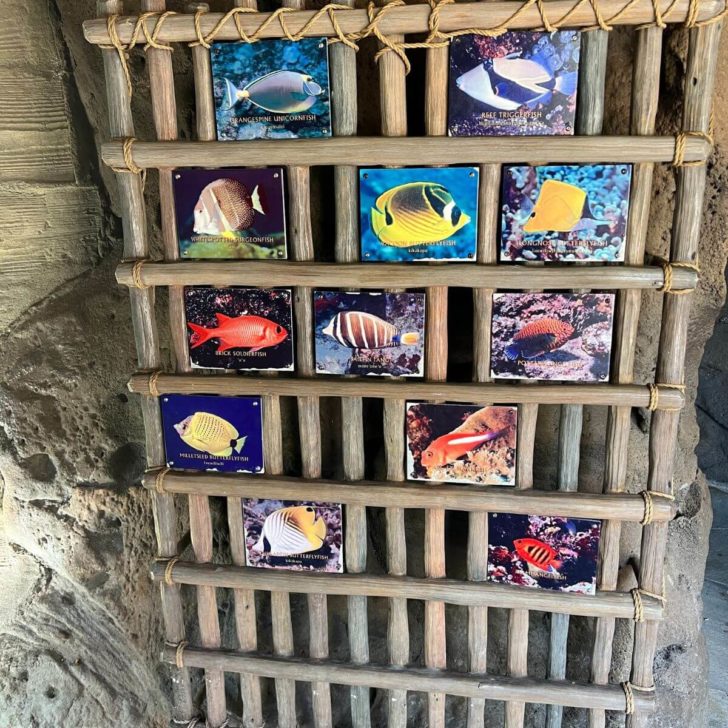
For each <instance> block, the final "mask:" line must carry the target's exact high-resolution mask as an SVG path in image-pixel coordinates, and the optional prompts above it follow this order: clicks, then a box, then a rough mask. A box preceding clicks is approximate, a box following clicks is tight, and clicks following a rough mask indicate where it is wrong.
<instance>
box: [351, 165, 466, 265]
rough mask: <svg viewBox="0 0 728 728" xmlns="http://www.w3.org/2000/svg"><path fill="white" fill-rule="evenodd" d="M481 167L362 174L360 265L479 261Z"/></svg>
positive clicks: (365, 171)
mask: <svg viewBox="0 0 728 728" xmlns="http://www.w3.org/2000/svg"><path fill="white" fill-rule="evenodd" d="M478 176H479V175H478V169H477V167H407V168H401V169H380V168H362V169H360V170H359V207H360V230H361V259H362V261H364V262H370V261H380V262H398V261H416V260H449V261H465V262H470V263H472V262H474V261H475V246H476V238H477V230H478Z"/></svg>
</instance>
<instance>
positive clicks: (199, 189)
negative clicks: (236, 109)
mask: <svg viewBox="0 0 728 728" xmlns="http://www.w3.org/2000/svg"><path fill="white" fill-rule="evenodd" d="M174 204H175V212H176V216H177V237H178V239H179V254H180V257H181V258H251V259H273V260H279V259H282V258H286V257H287V256H286V215H285V194H284V189H283V169H281V168H280V167H270V168H262V169H240V168H238V169H232V168H231V169H177V170H175V173H174Z"/></svg>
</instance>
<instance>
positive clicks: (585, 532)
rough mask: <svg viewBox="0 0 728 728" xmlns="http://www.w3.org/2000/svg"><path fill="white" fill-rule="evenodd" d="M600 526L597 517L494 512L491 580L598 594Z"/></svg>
mask: <svg viewBox="0 0 728 728" xmlns="http://www.w3.org/2000/svg"><path fill="white" fill-rule="evenodd" d="M601 527H602V524H601V521H599V520H596V519H587V518H566V517H561V516H538V515H522V514H515V513H490V514H489V515H488V581H492V582H496V583H499V584H512V585H514V586H521V587H531V588H536V589H553V590H557V591H564V592H573V593H576V594H594V593H595V592H596V581H597V565H598V560H599V539H600V538H601Z"/></svg>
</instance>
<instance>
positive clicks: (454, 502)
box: [142, 471, 676, 573]
mask: <svg viewBox="0 0 728 728" xmlns="http://www.w3.org/2000/svg"><path fill="white" fill-rule="evenodd" d="M157 475H158V473H157V472H156V471H149V473H147V474H146V475H145V476H144V478H143V479H142V482H143V484H144V486H145V487H147V488H149V489H152V490H157V489H159V488H160V487H162V488H163V490H164V491H165V492H170V493H181V494H189V493H200V494H203V495H208V496H220V497H226V498H263V497H265V496H266V494H268V495H269V497H271V498H276V499H278V500H294V499H295V498H296V497H297V496H300V494H301V493H302V492H305V493H306V495H307V496H308V497H310V499H311V500H316V501H328V502H331V501H335V502H338V501H341V502H342V503H346V504H348V505H353V506H361V507H367V506H370V507H375V506H380V507H386V506H393V507H398V508H444V509H446V510H454V511H466V512H472V513H488V512H493V513H522V514H524V515H528V514H532V513H539V514H541V515H544V516H568V517H569V518H610V519H614V520H618V521H633V522H638V521H641V520H642V519H643V518H644V516H645V502H644V499H643V498H642V497H641V496H640V495H638V494H634V495H632V494H626V493H610V494H605V493H568V492H564V491H547V490H533V489H525V490H515V489H513V488H511V487H510V486H489V487H488V488H482V489H475V488H472V487H468V486H462V485H446V484H434V483H428V484H426V485H422V484H416V483H407V484H403V483H399V482H387V481H384V482H382V481H370V480H357V481H356V482H350V481H349V479H348V478H347V480H343V481H340V480H322V479H316V480H307V479H305V478H296V477H291V476H274V475H267V474H266V475H252V476H249V475H243V474H215V473H193V472H176V471H171V472H169V473H166V474H165V475H164V478H163V486H160V483H159V481H158V478H157ZM652 511H653V519H654V520H655V521H656V522H657V521H660V522H662V521H669V520H672V518H674V516H675V512H676V509H675V506H674V504H673V503H672V502H670V501H668V500H666V499H664V498H658V499H655V500H654V502H653V504H652ZM350 573H352V572H350Z"/></svg>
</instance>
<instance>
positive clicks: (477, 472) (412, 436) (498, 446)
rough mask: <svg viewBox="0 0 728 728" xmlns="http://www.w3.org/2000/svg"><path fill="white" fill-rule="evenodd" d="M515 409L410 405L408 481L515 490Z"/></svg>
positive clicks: (450, 405)
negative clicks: (513, 486)
mask: <svg viewBox="0 0 728 728" xmlns="http://www.w3.org/2000/svg"><path fill="white" fill-rule="evenodd" d="M517 412H518V410H517V408H516V407H493V406H490V407H484V406H482V405H477V404H473V405H470V404H429V403H427V402H408V403H407V419H406V425H405V427H406V436H407V477H408V478H409V479H410V480H432V481H437V482H441V483H474V484H476V485H514V484H515V476H516V432H517Z"/></svg>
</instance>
